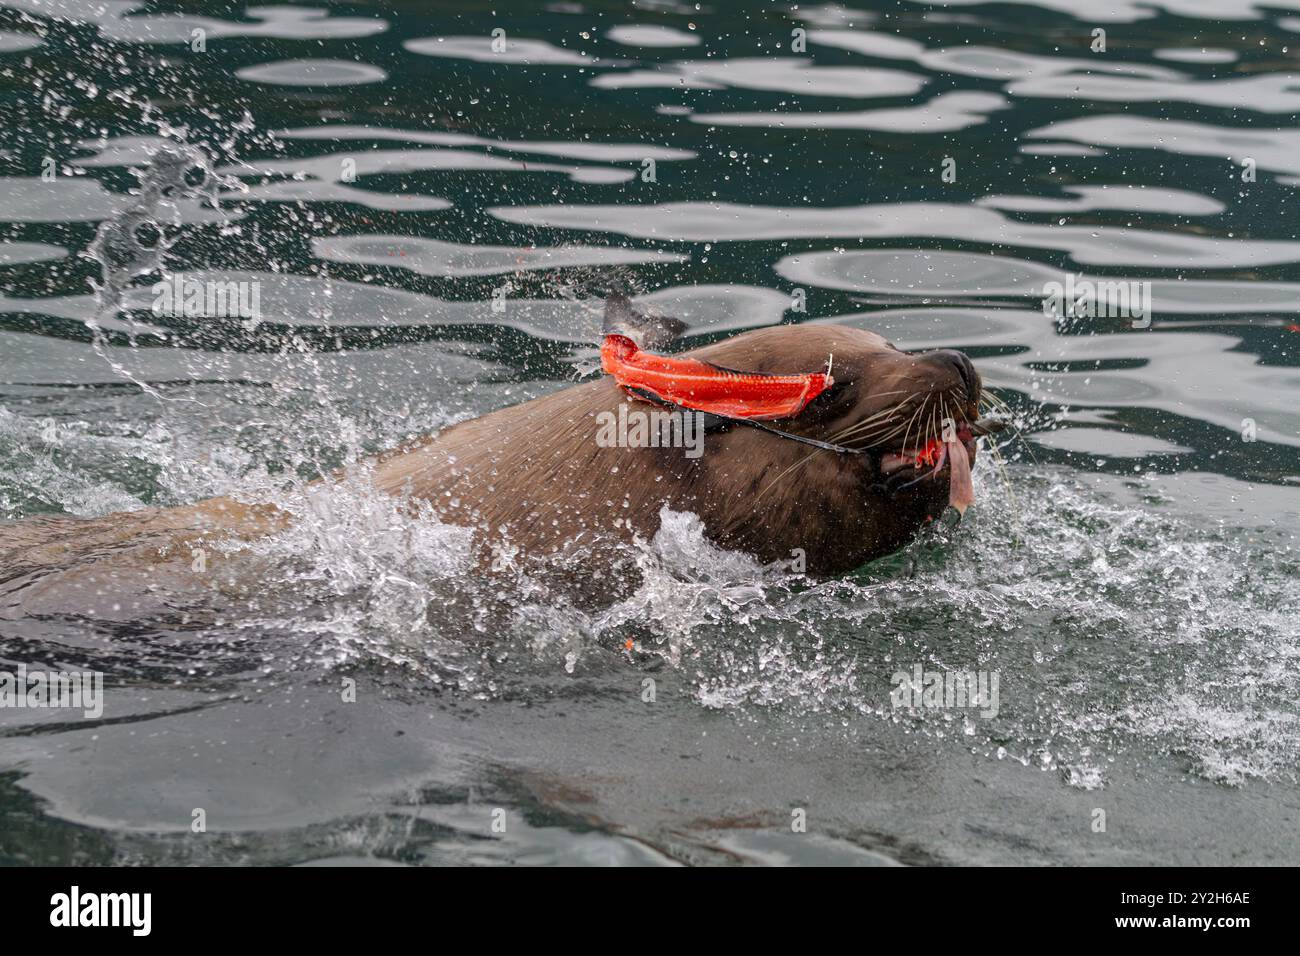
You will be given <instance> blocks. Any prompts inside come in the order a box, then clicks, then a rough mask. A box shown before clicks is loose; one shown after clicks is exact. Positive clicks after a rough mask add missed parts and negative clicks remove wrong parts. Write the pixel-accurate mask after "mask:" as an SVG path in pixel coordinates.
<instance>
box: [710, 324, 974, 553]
mask: <svg viewBox="0 0 1300 956" xmlns="http://www.w3.org/2000/svg"><path fill="white" fill-rule="evenodd" d="M691 354H693V355H694V356H696V357H698V358H703V359H707V360H708V361H710V362H714V363H716V364H718V365H721V366H725V367H727V368H731V369H741V370H745V371H754V372H759V373H771V374H791V373H797V372H808V371H811V370H816V369H820V368H824V367H825V366H826V364H827V362H828V361H829V362H830V364H831V369H832V374H831V377H832V384H831V385H830V387H829V388H827V389H826V390H825V391H824V392H822V393H821V394H820V395H818V396H817V397H816V398H815V399H813V400H812V401H811V402H810V403H809V404H808V405H807V406H806V407H805V408H804V409H803V410H802V411H801V412H800V413H799V414H797V415H794V416H792V417H790V418H786V419H781V420H778V421H770V422H765V423H764V424H765V425H768V426H770V427H771V428H773V429H776V430H778V431H780V432H781V433H783V434H784V435H786V436H790V437H788V438H785V437H781V436H777V435H772V434H771V433H770V432H766V431H762V430H755V429H750V428H746V427H743V426H741V427H735V428H732V429H730V434H729V435H728V436H727V437H728V438H730V439H731V441H732V443H733V447H732V448H730V449H727V450H726V453H727V454H728V455H729V456H730V457H731V458H732V459H733V463H732V466H731V467H730V468H729V469H727V472H726V474H727V478H726V482H727V484H728V485H729V486H730V490H732V491H739V490H740V486H741V485H743V484H745V483H749V487H750V489H752V493H751V495H750V498H751V499H752V504H753V506H754V510H755V511H757V512H760V513H763V512H766V513H767V515H768V520H766V521H761V522H759V524H760V525H761V526H763V527H766V529H767V531H768V532H769V533H771V535H772V537H773V539H774V541H779V544H778V545H777V547H776V548H772V547H765V546H764V544H763V541H762V533H761V531H760V534H758V535H755V534H753V533H752V532H751V531H750V530H748V529H746V528H743V527H742V524H743V523H742V522H736V521H734V520H733V521H731V522H729V523H728V527H727V533H726V534H725V535H724V536H723V539H724V540H730V541H731V542H732V543H735V544H737V545H738V546H740V547H743V548H745V549H747V550H756V551H758V552H759V553H766V554H767V556H772V557H775V556H777V554H776V552H777V550H778V549H779V548H783V547H785V546H786V545H788V544H789V543H790V541H791V540H794V539H799V540H806V541H807V542H809V543H810V545H811V547H806V550H807V553H808V556H809V561H810V566H811V565H812V564H816V565H820V569H821V570H824V571H827V572H831V573H838V572H840V571H843V570H847V569H851V568H853V567H857V566H858V565H860V564H862V563H864V562H865V561H866V560H870V559H871V558H873V557H877V556H880V555H882V554H887V553H889V552H891V551H893V550H896V549H897V548H898V547H901V546H902V545H903V544H905V543H906V542H907V541H908V540H910V539H911V538H912V537H913V536H914V535H915V533H916V532H917V531H918V530H920V528H922V527H923V526H924V525H925V524H926V523H928V522H929V521H931V520H933V519H935V518H937V517H939V516H940V515H941V514H942V513H943V511H944V509H945V508H946V507H948V506H949V505H950V504H951V505H953V506H955V507H956V508H957V509H958V510H959V511H961V512H964V511H965V509H966V506H967V505H969V504H970V503H971V502H972V501H973V499H974V492H973V488H972V485H971V479H970V468H971V466H972V465H973V463H974V461H975V458H976V456H977V454H978V448H977V441H976V439H977V437H978V435H979V434H980V433H981V432H982V431H983V430H984V429H985V428H987V425H984V424H981V423H980V404H981V398H982V396H983V383H982V381H981V379H980V375H979V372H978V371H976V369H975V367H974V365H973V364H972V362H971V360H970V359H969V358H968V357H967V356H966V355H965V354H964V353H962V352H959V351H955V350H952V349H940V350H935V351H928V352H916V353H912V352H904V351H901V350H899V349H898V348H896V347H895V346H894V345H893V344H891V343H890V342H889V341H888V340H886V339H885V338H884V337H882V336H880V335H878V334H876V333H874V332H870V331H867V330H864V329H858V328H853V327H849V326H840V325H829V324H826V325H797V326H775V327H771V328H766V329H760V330H756V331H754V332H749V333H746V334H743V335H739V336H736V337H735V338H733V339H729V340H727V341H725V342H720V343H717V344H715V345H712V346H709V347H706V348H704V349H700V350H697V351H695V352H693V353H691ZM751 432H752V434H743V433H751ZM799 438H802V439H808V440H811V441H815V442H822V443H826V444H830V445H834V446H836V449H838V450H835V449H826V448H820V447H817V446H810V445H807V444H804V443H800V442H798V441H796V440H795V439H799ZM742 446H743V447H742ZM747 490H748V489H747ZM801 509H802V511H803V512H805V514H801V513H800V512H801ZM787 525H794V526H795V530H794V533H793V535H790V534H780V533H777V530H778V526H782V527H783V526H787ZM799 546H800V545H796V547H799Z"/></svg>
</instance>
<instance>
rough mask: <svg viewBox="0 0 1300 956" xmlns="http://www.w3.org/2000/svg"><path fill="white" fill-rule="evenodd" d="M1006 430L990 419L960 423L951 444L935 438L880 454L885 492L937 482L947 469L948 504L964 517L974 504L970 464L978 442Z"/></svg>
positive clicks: (895, 491)
mask: <svg viewBox="0 0 1300 956" xmlns="http://www.w3.org/2000/svg"><path fill="white" fill-rule="evenodd" d="M1005 427H1006V425H1005V423H1003V422H1000V421H998V420H997V419H991V418H982V419H978V420H976V421H974V422H961V423H960V424H959V425H958V426H957V429H956V433H955V435H954V436H953V437H952V439H951V440H949V441H943V440H941V439H938V438H935V439H932V440H930V441H929V442H926V443H925V444H924V445H923V446H921V447H919V448H904V449H900V450H899V451H897V452H887V453H885V454H883V455H881V456H880V473H881V475H882V476H883V477H884V478H885V479H886V481H885V490H886V491H888V492H889V493H890V494H898V493H899V492H901V491H903V490H904V489H906V488H909V487H911V486H912V485H915V484H917V483H918V482H922V481H927V480H934V479H936V478H938V477H940V476H941V475H943V474H944V472H945V470H946V472H947V476H948V504H949V505H951V506H952V507H954V508H956V509H957V511H958V513H959V514H962V515H964V514H965V513H966V509H967V508H968V507H970V505H972V504H974V502H975V486H974V483H973V482H972V480H971V461H972V460H973V459H974V457H975V451H976V439H977V438H979V437H981V436H984V435H993V434H996V433H997V432H1000V431H1001V430H1002V429H1003V428H1005ZM918 472H919V474H918Z"/></svg>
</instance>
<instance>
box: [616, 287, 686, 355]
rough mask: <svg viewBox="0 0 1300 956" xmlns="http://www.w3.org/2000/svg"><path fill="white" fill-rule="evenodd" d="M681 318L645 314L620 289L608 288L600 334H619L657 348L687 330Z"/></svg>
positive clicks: (639, 343)
mask: <svg viewBox="0 0 1300 956" xmlns="http://www.w3.org/2000/svg"><path fill="white" fill-rule="evenodd" d="M686 328H687V325H686V323H685V322H683V321H682V320H681V319H674V318H671V317H669V316H666V315H646V314H644V313H642V312H638V311H637V310H636V309H634V308H632V302H631V300H630V299H628V297H627V296H626V295H624V294H623V293H622V292H616V291H614V290H610V292H609V294H608V295H606V296H605V321H604V323H603V324H602V326H601V330H600V331H601V335H622V336H625V337H627V338H629V339H631V340H632V341H633V342H635V343H636V344H637V345H638V346H639V347H640V348H643V349H660V348H663V347H664V346H665V345H667V344H668V343H669V342H671V341H673V339H675V338H677V337H678V336H679V335H681V334H682V333H683V332H685V331H686Z"/></svg>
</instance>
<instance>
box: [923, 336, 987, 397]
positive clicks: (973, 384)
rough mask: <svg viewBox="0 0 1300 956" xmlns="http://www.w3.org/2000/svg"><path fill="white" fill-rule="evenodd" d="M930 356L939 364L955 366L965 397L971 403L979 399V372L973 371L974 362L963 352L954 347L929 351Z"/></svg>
mask: <svg viewBox="0 0 1300 956" xmlns="http://www.w3.org/2000/svg"><path fill="white" fill-rule="evenodd" d="M930 357H931V358H932V359H933V360H934V361H936V362H938V363H939V364H940V365H945V366H949V367H951V368H955V369H956V370H957V374H958V375H960V376H961V380H962V382H963V384H965V386H966V397H967V398H968V399H970V401H971V402H972V403H975V402H978V401H979V399H980V374H979V372H977V371H975V366H974V364H973V363H972V362H971V360H970V359H969V358H967V357H966V353H965V352H958V351H957V350H956V349H939V350H938V351H937V352H932V353H930Z"/></svg>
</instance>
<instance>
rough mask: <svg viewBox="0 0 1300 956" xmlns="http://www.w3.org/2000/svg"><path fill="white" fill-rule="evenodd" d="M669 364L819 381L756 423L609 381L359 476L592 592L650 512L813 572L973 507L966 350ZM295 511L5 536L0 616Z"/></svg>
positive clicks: (425, 443)
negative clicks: (634, 421)
mask: <svg viewBox="0 0 1300 956" xmlns="http://www.w3.org/2000/svg"><path fill="white" fill-rule="evenodd" d="M611 319H612V320H613V321H614V323H615V324H616V325H618V326H620V327H621V328H622V329H623V330H624V331H625V332H627V334H629V335H631V336H635V337H636V338H637V339H638V341H639V342H643V343H645V344H653V345H656V346H662V345H664V344H666V342H667V341H668V339H670V338H671V335H672V334H675V332H677V331H679V330H680V324H674V323H675V320H657V321H656V320H650V319H647V318H646V317H645V316H641V315H640V314H639V313H637V312H636V311H635V310H634V309H631V307H630V304H629V303H628V302H627V301H626V299H624V298H622V297H621V296H618V295H611V296H610V298H609V302H608V305H607V325H608V324H609V321H610V320H611ZM682 358H683V359H698V360H701V361H702V362H705V363H708V364H709V365H710V366H711V367H717V368H720V369H721V370H722V371H724V372H727V373H728V374H736V375H742V376H762V375H782V376H787V377H788V376H792V375H794V376H797V375H800V374H804V373H809V372H812V371H814V370H818V369H825V370H826V375H825V378H824V380H821V379H819V383H820V384H819V387H820V388H821V391H820V392H819V393H818V394H816V397H815V398H812V399H811V400H810V401H808V402H807V404H806V406H805V407H803V408H802V410H800V411H799V412H798V413H797V414H794V415H791V416H789V417H785V418H781V419H778V420H770V419H769V420H766V421H744V420H741V419H738V418H736V417H732V416H728V415H723V416H719V415H713V414H708V413H706V412H701V411H698V410H695V409H692V408H690V407H681V406H668V407H665V406H664V405H663V404H662V402H660V403H658V404H656V401H655V399H656V396H655V395H653V394H646V393H645V392H643V391H642V392H636V391H629V390H628V389H625V388H623V387H621V386H620V384H619V383H618V382H617V381H616V380H615V379H614V378H613V377H610V376H604V377H601V378H598V379H596V380H594V381H590V382H586V383H583V384H578V385H574V386H571V387H569V388H565V389H562V390H560V391H557V392H554V393H552V394H549V395H546V396H543V397H541V398H537V399H534V400H532V401H529V402H525V403H523V404H521V405H515V406H512V407H508V408H503V409H500V410H498V411H495V412H491V413H490V414H487V415H484V416H482V417H481V418H477V419H473V420H471V421H466V422H462V423H459V424H456V425H454V426H452V427H450V428H447V429H445V430H443V431H442V432H440V433H438V434H436V435H434V436H430V437H426V438H422V439H418V440H415V441H411V442H408V443H406V444H404V445H402V446H401V447H399V448H396V449H394V450H392V451H390V452H387V453H384V454H382V455H379V456H377V457H376V458H374V459H372V460H370V461H368V462H366V463H365V464H364V466H363V468H362V469H361V471H362V473H363V475H364V480H366V481H368V482H370V483H372V484H373V486H374V487H375V488H377V489H379V490H381V491H383V492H385V493H388V494H391V495H395V496H401V497H402V498H403V499H405V500H406V501H409V502H410V503H411V504H412V506H417V505H422V506H423V507H425V509H426V510H427V511H432V513H434V514H436V515H437V516H438V517H439V518H440V519H441V520H443V521H445V522H449V523H453V524H457V525H464V526H470V527H473V528H474V529H476V541H477V543H478V544H479V546H480V547H481V548H482V551H483V555H484V562H485V564H487V565H491V564H495V565H497V566H499V565H500V564H501V558H502V555H506V556H507V557H508V558H509V563H511V564H513V565H516V566H518V565H524V566H527V567H529V568H534V569H536V568H545V569H547V571H548V573H549V574H551V575H552V576H558V577H560V578H563V579H565V580H567V581H568V582H569V584H570V585H571V586H572V589H573V590H577V591H578V592H580V593H583V594H584V595H586V596H587V597H590V598H599V599H604V598H607V597H608V596H610V595H612V594H615V593H617V592H618V591H619V590H621V589H622V588H623V587H625V586H626V584H627V578H626V577H625V576H624V575H621V574H619V573H611V571H613V572H618V571H619V570H620V569H622V570H626V569H627V567H628V564H629V561H628V557H629V554H630V549H629V548H628V545H629V544H630V543H632V541H633V539H634V538H636V537H641V538H643V539H649V538H651V537H652V536H653V535H654V534H655V532H656V530H657V529H658V528H659V525H660V516H661V512H662V511H663V509H664V508H669V509H672V510H674V511H679V512H691V513H693V514H694V515H696V516H698V518H699V520H700V521H701V522H702V525H703V528H704V533H705V535H706V536H707V537H708V539H709V540H711V541H712V542H714V543H715V544H716V545H718V546H719V547H722V548H725V549H733V550H738V551H742V552H746V553H748V554H751V555H753V556H754V557H756V558H757V559H758V560H760V561H762V562H776V561H787V560H792V559H794V560H795V561H796V562H797V563H796V564H795V567H796V568H797V569H798V570H806V571H807V572H808V573H809V574H812V575H818V576H827V575H837V574H841V573H844V572H847V571H850V570H853V569H855V568H857V567H859V566H861V565H862V564H864V563H866V562H868V561H870V560H872V559H874V558H877V557H880V556H882V555H885V554H889V553H891V552H893V551H895V550H897V549H898V548H900V547H902V546H903V545H905V544H906V543H907V542H908V541H910V540H911V539H912V538H913V537H914V536H915V535H916V533H917V532H918V531H919V530H920V529H921V528H922V527H924V526H925V524H926V523H927V522H929V521H930V520H932V519H934V518H936V517H938V516H939V515H940V514H941V513H942V512H943V511H944V509H945V508H946V507H947V506H948V505H949V504H950V503H951V504H953V505H955V506H956V507H957V508H958V509H962V510H964V508H965V506H966V505H967V504H969V503H970V501H971V500H972V499H973V491H972V487H971V480H970V467H971V464H972V463H973V461H974V459H975V457H976V454H977V448H976V439H977V437H978V435H979V434H981V433H984V432H985V431H986V429H987V428H988V427H989V426H988V425H987V424H986V423H984V422H981V420H980V400H981V395H982V385H981V381H980V376H979V374H978V372H977V371H976V370H975V368H974V366H973V365H972V364H971V362H970V360H969V358H967V357H966V356H965V355H964V354H963V353H961V352H957V351H952V350H940V351H933V352H926V353H921V354H910V353H906V352H902V351H899V350H898V349H897V348H895V347H894V346H893V345H891V344H890V343H889V342H887V341H886V340H885V339H884V338H882V337H881V336H879V335H877V334H875V333H873V332H869V331H865V330H862V329H857V328H850V327H845V326H838V325H831V324H812V325H781V326H774V327H768V328H763V329H759V330H756V331H751V332H746V333H743V334H740V335H737V336H735V337H733V338H729V339H726V340H725V341H721V342H717V343H714V344H711V345H707V346H704V347H702V348H697V349H694V350H692V351H689V352H686V353H684V355H683V356H682ZM832 369H833V371H831V370H832ZM730 370H743V371H735V372H732V371H730ZM687 392H689V389H688V390H687ZM683 401H687V402H689V399H683ZM729 407H730V406H729ZM620 413H621V414H622V416H623V419H622V420H623V421H627V420H628V418H629V416H633V417H634V418H635V417H636V416H641V415H652V414H653V415H664V414H667V415H669V416H674V415H676V416H680V422H681V425H682V428H683V431H682V433H681V434H682V436H683V437H684V436H685V435H686V432H685V429H686V428H687V427H688V422H687V420H686V416H692V418H693V419H694V421H693V422H692V423H689V424H693V425H694V426H695V427H700V426H702V427H703V429H704V430H703V432H702V434H701V437H700V442H694V441H693V442H692V444H691V447H671V444H672V443H671V442H670V443H669V445H670V447H663V446H662V443H658V444H660V447H653V446H652V444H651V441H647V438H649V437H650V434H648V433H647V432H645V431H640V430H637V431H636V434H635V435H634V434H633V430H632V429H629V430H627V431H626V433H623V432H619V433H617V435H616V436H615V437H616V438H617V439H624V440H614V441H611V440H609V439H610V434H611V433H610V425H611V423H612V422H615V421H618V420H619V418H618V416H619V415H620ZM695 416H700V417H699V418H695ZM664 421H666V419H664V418H660V419H659V422H660V423H662V422H664ZM602 430H603V439H604V440H602ZM650 432H651V433H653V429H651V430H650ZM670 437H671V435H670ZM701 442H702V446H701V444H700V443H701ZM681 444H684V442H683V443H681ZM354 477H355V476H354ZM338 479H339V476H334V478H333V479H323V480H322V482H323V483H324V487H325V488H327V487H328V483H329V482H330V481H332V480H338ZM292 520H293V516H292V514H290V513H289V512H287V511H285V510H283V509H282V508H278V507H275V506H271V505H262V506H258V505H250V504H246V503H243V502H239V501H235V500H232V499H230V498H216V499H209V500H207V501H203V502H199V503H197V504H195V505H190V506H187V507H182V508H173V509H151V510H146V511H143V512H133V513H129V514H124V515H112V516H108V517H105V518H98V519H66V518H64V519H42V520H40V521H35V522H19V523H17V524H14V525H10V526H7V527H0V615H5V616H12V615H13V614H14V613H15V612H17V611H18V610H19V607H18V605H25V606H29V607H30V606H35V605H39V606H42V607H49V606H50V605H51V604H61V603H66V599H68V598H69V597H70V595H71V594H73V592H75V593H76V594H77V595H78V599H82V600H89V599H90V596H91V595H93V594H100V595H103V594H104V593H106V589H105V581H106V579H108V578H115V577H120V573H119V572H121V570H122V566H123V564H124V563H126V562H129V563H131V564H133V565H137V566H138V565H139V564H140V563H141V562H144V564H153V565H156V567H151V568H149V569H148V571H147V574H146V577H148V578H149V579H150V581H151V584H150V587H156V586H157V581H158V580H160V576H161V579H163V580H166V579H168V576H170V578H171V579H179V578H183V577H185V569H184V567H183V566H181V565H180V564H177V562H178V561H180V562H182V563H183V562H184V561H187V560H188V556H189V555H190V553H192V551H193V550H195V549H199V548H203V547H205V546H206V543H211V542H214V541H216V540H218V539H220V540H222V541H224V542H225V548H224V549H223V550H218V549H212V553H213V554H217V553H221V554H225V553H227V552H228V551H229V550H230V542H231V541H232V540H233V541H235V542H238V541H240V540H251V539H254V538H258V537H262V536H265V535H267V534H271V533H274V532H276V531H279V530H282V529H284V528H286V527H288V526H289V524H290V523H291V522H292ZM226 560H228V561H229V560H236V561H237V560H238V550H237V549H236V551H235V555H234V556H233V557H232V558H229V559H226ZM107 590H108V591H110V592H111V591H112V590H113V588H112V587H108V589H107ZM21 592H27V593H26V594H25V596H24V595H23V594H22V593H21ZM33 602H34V604H33ZM116 606H117V607H118V609H119V611H121V607H122V606H121V602H120V600H119V601H117V602H116ZM100 611H101V613H102V612H103V609H102V608H101V609H100ZM6 612H7V613H6ZM122 613H125V614H128V615H129V613H130V610H129V609H127V610H126V611H123V612H122Z"/></svg>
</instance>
